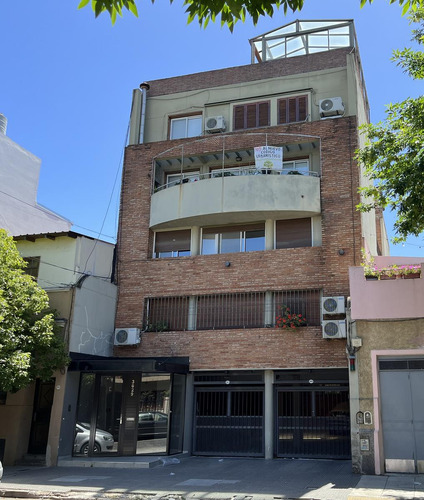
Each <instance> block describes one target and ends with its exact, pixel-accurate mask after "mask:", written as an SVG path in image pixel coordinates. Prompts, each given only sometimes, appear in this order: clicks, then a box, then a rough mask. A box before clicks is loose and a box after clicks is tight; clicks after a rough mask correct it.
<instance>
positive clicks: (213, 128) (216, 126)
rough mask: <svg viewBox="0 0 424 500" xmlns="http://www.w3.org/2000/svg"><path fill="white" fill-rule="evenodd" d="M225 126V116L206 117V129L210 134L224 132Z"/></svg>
mask: <svg viewBox="0 0 424 500" xmlns="http://www.w3.org/2000/svg"><path fill="white" fill-rule="evenodd" d="M225 128H226V125H225V120H224V117H223V116H211V117H209V118H206V123H205V131H206V132H207V133H208V134H214V133H216V132H224V130H225Z"/></svg>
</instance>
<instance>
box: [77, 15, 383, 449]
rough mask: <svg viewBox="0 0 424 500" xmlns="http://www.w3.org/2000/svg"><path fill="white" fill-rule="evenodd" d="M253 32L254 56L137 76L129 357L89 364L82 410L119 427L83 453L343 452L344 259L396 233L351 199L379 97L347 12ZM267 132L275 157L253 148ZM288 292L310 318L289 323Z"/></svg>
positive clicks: (123, 290)
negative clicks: (107, 443)
mask: <svg viewBox="0 0 424 500" xmlns="http://www.w3.org/2000/svg"><path fill="white" fill-rule="evenodd" d="M250 43H251V49H252V64H250V65H247V66H241V67H233V68H226V69H221V70H216V71H208V72H204V73H198V74H192V75H186V76H177V77H173V78H167V79H163V80H155V81H150V82H147V83H144V84H142V85H141V86H140V87H141V91H140V90H135V91H134V93H133V106H132V116H131V127H130V143H129V146H128V147H127V149H126V154H125V161H124V172H123V183H122V197H121V212H120V227H119V237H118V242H119V243H118V256H117V278H118V285H119V298H118V308H117V318H116V327H117V328H116V334H115V345H116V347H115V351H114V354H115V356H116V357H117V358H119V359H113V360H112V362H110V363H109V364H108V365H107V368H108V370H109V371H108V373H105V369H106V365H105V364H104V363H103V364H102V363H101V362H96V361H91V360H90V359H88V358H87V359H85V360H84V359H81V360H80V361H79V364H78V367H79V369H80V370H81V371H83V370H84V369H85V373H83V375H82V378H81V388H80V403H79V408H80V409H81V410H80V413H78V416H77V420H79V421H81V420H82V419H85V420H84V421H90V422H97V426H98V428H97V431H96V432H97V433H100V434H101V433H102V432H108V433H109V434H112V435H113V436H114V439H115V440H116V441H117V445H116V446H114V447H113V448H110V449H106V447H103V448H101V449H100V447H99V446H97V447H96V442H98V441H99V440H98V439H96V438H95V430H94V429H92V431H91V442H90V443H91V444H90V447H89V450H88V453H89V454H92V453H96V452H99V451H100V452H103V453H107V454H109V455H114V454H115V455H116V454H118V455H143V454H152V453H155V454H158V453H163V454H173V453H179V452H182V451H187V452H190V453H193V454H196V455H219V456H222V455H229V456H258V457H265V458H272V457H309V458H313V457H320V458H323V457H327V458H349V457H350V453H351V450H350V439H351V437H350V423H349V371H348V361H347V356H346V340H345V339H344V338H343V337H344V336H345V326H346V322H345V314H344V309H345V300H346V298H347V296H348V294H349V275H348V270H349V267H350V266H355V265H359V263H360V260H361V248H362V247H364V246H366V247H367V248H369V249H370V251H371V253H372V254H374V255H377V254H385V253H386V252H387V248H388V245H387V238H386V235H385V229H384V222H383V220H382V217H381V213H378V214H376V213H375V212H374V211H371V212H370V213H368V214H360V213H359V212H357V211H356V209H355V206H356V205H357V203H359V195H358V187H359V186H360V185H362V184H363V183H364V182H365V181H364V179H363V176H362V174H361V172H360V169H359V168H358V166H357V165H356V163H355V160H354V154H355V149H356V148H357V147H358V146H359V145H360V138H359V134H358V127H359V125H361V123H364V122H367V121H368V115H369V109H368V101H367V97H366V90H365V84H364V80H363V75H362V68H361V63H360V58H359V52H358V47H357V42H356V37H355V32H354V26H353V22H352V21H351V20H345V21H343V20H342V21H296V22H294V23H292V24H289V25H287V26H284V27H282V28H280V29H278V30H275V31H273V32H270V33H267V34H265V35H263V36H260V37H257V38H255V39H253V40H251V41H250ZM267 146H272V147H276V148H277V149H276V150H273V152H274V153H276V157H277V159H275V158H273V157H269V158H264V159H262V160H259V159H257V160H256V161H255V148H261V149H260V150H256V152H257V153H259V152H262V153H263V152H265V151H267V152H268V153H269V152H270V151H271V150H270V148H269V149H268V150H267V149H266V148H264V147H267ZM281 152H283V160H282V163H281V161H280V160H279V159H278V156H279V155H280V154H281ZM260 161H261V162H260ZM322 297H335V299H334V300H330V301H329V302H328V304H329V307H328V310H327V315H326V316H323V312H322V309H321V299H322ZM333 305H334V307H335V309H332V306H333ZM282 306H287V307H289V308H290V310H291V313H296V314H301V315H302V316H303V317H304V318H306V323H307V326H303V327H299V328H297V329H290V331H287V330H284V329H283V328H279V327H278V326H277V317H278V315H279V314H281V307H282ZM324 312H325V311H324ZM323 318H324V320H332V321H331V324H328V323H324V325H325V326H326V328H325V331H326V332H327V333H324V334H323V329H324V327H323V326H322V321H323ZM284 319H286V321H290V318H289V317H288V315H287V316H286V318H284ZM140 335H141V339H140ZM323 337H325V338H323ZM105 395H107V397H105Z"/></svg>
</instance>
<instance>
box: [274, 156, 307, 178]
mask: <svg viewBox="0 0 424 500" xmlns="http://www.w3.org/2000/svg"><path fill="white" fill-rule="evenodd" d="M280 173H281V175H287V174H298V175H299V174H302V175H309V160H308V159H304V160H291V161H284V162H283V169H282V170H281V172H280Z"/></svg>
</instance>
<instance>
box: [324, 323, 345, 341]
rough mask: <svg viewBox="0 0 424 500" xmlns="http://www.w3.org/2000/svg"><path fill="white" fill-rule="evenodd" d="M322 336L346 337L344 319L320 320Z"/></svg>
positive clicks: (332, 337)
mask: <svg viewBox="0 0 424 500" xmlns="http://www.w3.org/2000/svg"><path fill="white" fill-rule="evenodd" d="M322 337H323V338H324V339H345V338H346V321H345V320H344V319H343V320H337V319H336V320H329V321H323V322H322Z"/></svg>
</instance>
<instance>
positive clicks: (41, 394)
mask: <svg viewBox="0 0 424 500" xmlns="http://www.w3.org/2000/svg"><path fill="white" fill-rule="evenodd" d="M54 384H55V382H54V380H53V379H52V380H48V381H46V382H43V381H41V380H39V379H37V381H36V385H35V397H34V409H33V413H32V425H31V434H30V438H29V445H28V453H30V454H34V455H44V454H45V453H46V447H47V439H48V436H49V426H50V415H51V412H52V405H53V397H54Z"/></svg>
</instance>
